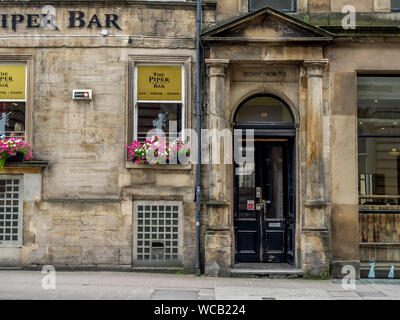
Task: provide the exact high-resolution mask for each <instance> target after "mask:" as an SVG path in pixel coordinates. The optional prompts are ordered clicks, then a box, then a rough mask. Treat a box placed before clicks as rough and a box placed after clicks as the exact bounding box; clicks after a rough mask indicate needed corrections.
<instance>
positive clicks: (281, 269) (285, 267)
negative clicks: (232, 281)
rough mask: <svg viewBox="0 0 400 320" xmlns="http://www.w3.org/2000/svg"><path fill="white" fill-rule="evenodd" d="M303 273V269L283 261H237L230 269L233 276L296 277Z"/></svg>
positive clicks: (301, 275) (300, 276)
mask: <svg viewBox="0 0 400 320" xmlns="http://www.w3.org/2000/svg"><path fill="white" fill-rule="evenodd" d="M303 275H304V272H303V270H301V269H298V268H295V267H293V266H291V265H289V264H284V263H276V264H275V263H239V264H237V265H235V266H234V267H233V268H232V269H231V276H232V277H235V278H248V277H254V278H270V279H297V278H302V277H303Z"/></svg>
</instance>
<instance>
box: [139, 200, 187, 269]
mask: <svg viewBox="0 0 400 320" xmlns="http://www.w3.org/2000/svg"><path fill="white" fill-rule="evenodd" d="M135 208H136V227H135V228H136V250H135V251H136V261H137V262H151V261H165V262H173V261H177V260H179V239H180V235H179V229H180V228H179V225H180V222H179V219H180V210H181V203H180V202H171V201H147V202H139V203H136V206H135Z"/></svg>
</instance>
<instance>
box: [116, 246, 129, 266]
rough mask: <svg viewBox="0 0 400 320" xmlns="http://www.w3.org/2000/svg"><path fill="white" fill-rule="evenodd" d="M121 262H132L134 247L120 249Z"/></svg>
mask: <svg viewBox="0 0 400 320" xmlns="http://www.w3.org/2000/svg"><path fill="white" fill-rule="evenodd" d="M119 264H127V265H130V264H132V248H131V247H126V248H120V249H119Z"/></svg>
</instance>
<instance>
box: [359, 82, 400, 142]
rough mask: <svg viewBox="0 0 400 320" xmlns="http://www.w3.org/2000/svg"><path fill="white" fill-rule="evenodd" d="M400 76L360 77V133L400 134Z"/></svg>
mask: <svg viewBox="0 0 400 320" xmlns="http://www.w3.org/2000/svg"><path fill="white" fill-rule="evenodd" d="M399 103H400V77H359V78H358V102H357V104H358V133H359V134H360V135H377V134H378V135H400V107H399Z"/></svg>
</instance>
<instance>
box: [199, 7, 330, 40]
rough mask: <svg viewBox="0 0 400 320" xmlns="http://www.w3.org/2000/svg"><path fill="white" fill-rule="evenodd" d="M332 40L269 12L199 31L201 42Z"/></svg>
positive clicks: (327, 35)
mask: <svg viewBox="0 0 400 320" xmlns="http://www.w3.org/2000/svg"><path fill="white" fill-rule="evenodd" d="M332 38H333V35H332V34H331V33H329V32H327V31H325V30H323V29H321V28H318V27H316V26H313V25H310V24H308V23H306V22H304V21H301V20H298V19H296V18H294V17H291V16H289V15H287V14H284V13H281V12H278V11H276V10H273V9H270V8H263V9H260V10H257V11H255V12H252V13H249V14H247V15H245V16H241V17H239V18H237V19H235V20H233V21H229V22H227V23H224V24H222V25H217V26H214V27H212V28H208V29H206V30H203V31H202V39H203V41H207V42H209V41H234V42H309V41H317V42H318V41H330V40H332Z"/></svg>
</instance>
